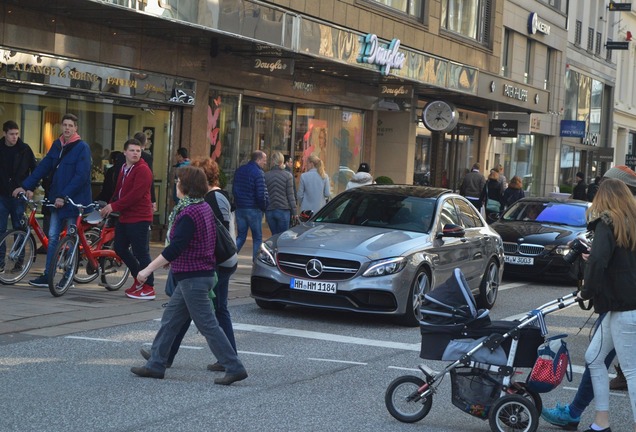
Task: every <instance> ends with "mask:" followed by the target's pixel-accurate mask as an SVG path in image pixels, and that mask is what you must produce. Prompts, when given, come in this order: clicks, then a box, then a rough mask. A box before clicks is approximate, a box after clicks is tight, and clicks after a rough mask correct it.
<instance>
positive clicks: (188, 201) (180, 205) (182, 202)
mask: <svg viewBox="0 0 636 432" xmlns="http://www.w3.org/2000/svg"><path fill="white" fill-rule="evenodd" d="M201 202H203V198H190V197H189V196H188V195H186V196H184V197H183V198H181V199H180V200H179V202H178V203H177V205H176V206H174V208H173V209H172V212H171V213H170V216H168V233H167V234H166V246H168V245H169V244H170V232H171V231H172V224H173V223H174V220H175V219H176V218H177V215H178V214H179V213H181V210H183V209H184V208H186V207H187V206H189V205H193V204H199V203H201Z"/></svg>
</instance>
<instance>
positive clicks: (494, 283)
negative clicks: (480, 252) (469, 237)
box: [477, 258, 499, 309]
mask: <svg viewBox="0 0 636 432" xmlns="http://www.w3.org/2000/svg"><path fill="white" fill-rule="evenodd" d="M498 293H499V265H498V264H497V261H496V260H495V259H494V258H491V259H490V261H488V265H487V266H486V271H485V272H484V276H483V278H482V279H481V284H479V296H478V298H477V307H479V308H484V309H492V307H493V306H494V305H495V302H496V301H497V294H498Z"/></svg>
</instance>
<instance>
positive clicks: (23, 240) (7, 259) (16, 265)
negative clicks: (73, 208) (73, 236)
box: [0, 193, 101, 285]
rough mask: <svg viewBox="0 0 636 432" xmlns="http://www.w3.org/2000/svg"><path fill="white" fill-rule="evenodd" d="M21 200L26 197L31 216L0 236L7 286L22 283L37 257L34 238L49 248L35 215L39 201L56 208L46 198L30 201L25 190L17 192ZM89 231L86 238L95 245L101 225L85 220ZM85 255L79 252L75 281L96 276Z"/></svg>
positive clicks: (0, 265) (0, 278) (1, 279)
mask: <svg viewBox="0 0 636 432" xmlns="http://www.w3.org/2000/svg"><path fill="white" fill-rule="evenodd" d="M18 198H19V199H23V200H24V201H26V203H27V207H28V208H29V209H30V213H29V216H28V217H27V216H26V215H24V216H23V217H22V220H21V221H20V227H19V228H17V227H14V229H13V230H11V231H7V232H6V233H4V234H2V235H1V236H0V270H3V269H4V271H0V282H2V283H3V284H5V285H12V284H15V283H18V282H20V281H21V280H22V279H23V278H24V277H25V276H26V275H27V274H28V273H29V271H30V270H31V267H32V266H33V263H34V262H35V260H36V249H35V245H36V243H35V237H37V238H38V240H40V243H42V246H44V248H45V249H46V248H48V245H49V239H48V237H47V236H46V234H45V233H44V230H43V229H42V227H41V226H40V223H39V222H38V220H37V218H36V214H37V208H38V204H40V205H42V206H47V207H53V204H51V203H49V202H48V201H47V200H42V201H40V202H39V203H38V202H35V201H33V200H30V199H28V198H27V197H26V195H25V194H24V193H21V194H20V195H18ZM82 224H83V225H84V228H85V232H86V239H87V241H88V242H89V244H93V243H94V242H96V241H97V240H98V239H99V237H100V232H101V231H100V228H99V225H97V224H96V223H94V222H92V221H87V220H84V221H83V222H82ZM65 234H66V230H64V231H62V233H61V234H60V237H63V236H64V235H65ZM86 263H87V262H86V257H85V255H84V253H81V254H80V261H79V265H78V272H77V273H76V274H75V275H74V276H73V280H74V281H75V282H78V283H88V282H92V281H93V280H95V278H97V276H98V275H97V273H94V274H90V273H87V272H86V271H85V269H86Z"/></svg>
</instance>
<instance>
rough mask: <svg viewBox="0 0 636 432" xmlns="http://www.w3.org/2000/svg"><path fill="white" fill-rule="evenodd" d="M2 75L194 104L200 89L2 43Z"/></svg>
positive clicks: (180, 81) (141, 98) (181, 81)
mask: <svg viewBox="0 0 636 432" xmlns="http://www.w3.org/2000/svg"><path fill="white" fill-rule="evenodd" d="M2 79H10V80H12V81H14V82H23V83H27V84H31V83H37V84H39V85H47V86H51V87H57V88H67V89H68V88H73V89H74V91H86V92H91V93H98V94H104V95H117V96H121V97H126V98H133V99H136V100H139V101H148V102H164V103H165V102H171V103H177V104H184V105H194V98H195V93H196V82H195V81H192V80H187V79H182V78H177V77H171V76H166V75H160V74H154V73H149V72H142V71H134V70H130V69H124V68H118V67H110V66H105V65H98V64H93V63H90V62H84V61H81V60H70V59H65V58H58V57H53V56H49V55H45V54H39V53H31V52H26V51H16V50H12V49H5V48H3V47H0V80H2Z"/></svg>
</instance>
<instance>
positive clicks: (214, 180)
mask: <svg viewBox="0 0 636 432" xmlns="http://www.w3.org/2000/svg"><path fill="white" fill-rule="evenodd" d="M190 165H192V166H194V167H197V168H201V169H202V170H203V172H204V173H205V177H206V178H207V181H208V186H217V187H218V186H219V184H220V180H219V178H220V175H221V174H220V170H219V164H217V163H216V161H214V160H212V159H211V158H207V157H198V158H196V159H195V160H193V161H192V162H191V163H190Z"/></svg>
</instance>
